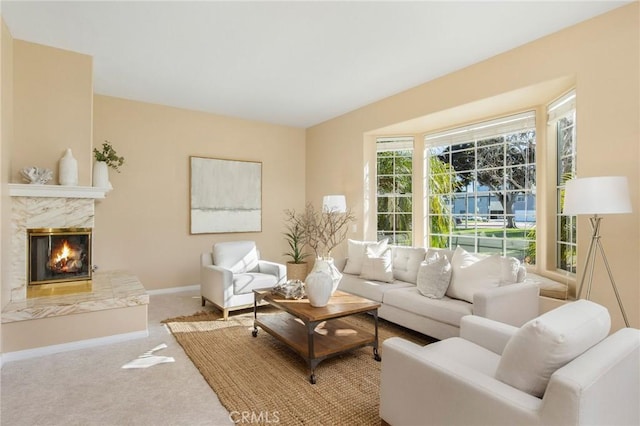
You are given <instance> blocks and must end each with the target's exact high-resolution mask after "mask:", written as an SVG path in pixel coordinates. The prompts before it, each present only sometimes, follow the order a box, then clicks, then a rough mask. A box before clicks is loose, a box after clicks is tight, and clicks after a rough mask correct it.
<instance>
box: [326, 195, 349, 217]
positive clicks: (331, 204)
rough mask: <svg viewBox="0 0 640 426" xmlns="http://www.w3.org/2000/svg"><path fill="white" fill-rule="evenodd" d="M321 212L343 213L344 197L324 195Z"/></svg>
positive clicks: (345, 203)
mask: <svg viewBox="0 0 640 426" xmlns="http://www.w3.org/2000/svg"><path fill="white" fill-rule="evenodd" d="M322 210H323V211H325V212H335V213H345V212H346V211H347V199H346V198H345V196H344V195H325V196H324V197H323V198H322Z"/></svg>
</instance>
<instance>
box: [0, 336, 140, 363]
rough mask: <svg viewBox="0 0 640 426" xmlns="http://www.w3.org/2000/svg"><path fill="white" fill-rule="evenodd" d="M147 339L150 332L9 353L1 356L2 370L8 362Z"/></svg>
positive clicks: (98, 338)
mask: <svg viewBox="0 0 640 426" xmlns="http://www.w3.org/2000/svg"><path fill="white" fill-rule="evenodd" d="M145 337H149V331H148V330H144V331H134V332H131V333H122V334H115V335H113V336H107V337H97V338H95V339H86V340H79V341H77V342H70V343H62V344H59V345H51V346H43V347H41V348H34V349H25V350H23V351H16V352H7V353H4V354H2V355H1V356H0V368H1V367H2V365H4V364H6V363H7V362H12V361H22V360H25V359H30V358H36V357H41V356H46V355H53V354H57V353H61V352H70V351H75V350H78V349H86V348H92V347H95V346H103V345H111V344H114V343H120V342H126V341H127V340H135V339H143V338H145Z"/></svg>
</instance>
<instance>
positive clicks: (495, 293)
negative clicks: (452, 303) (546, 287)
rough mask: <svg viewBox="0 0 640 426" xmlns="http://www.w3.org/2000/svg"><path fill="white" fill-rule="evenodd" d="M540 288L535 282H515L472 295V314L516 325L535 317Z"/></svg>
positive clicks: (518, 325)
mask: <svg viewBox="0 0 640 426" xmlns="http://www.w3.org/2000/svg"><path fill="white" fill-rule="evenodd" d="M539 295H540V288H538V286H537V285H536V284H535V283H517V284H509V285H505V286H501V287H495V288H491V289H488V290H483V291H478V292H476V294H474V295H473V314H474V315H479V316H481V317H485V318H489V319H492V320H495V321H499V322H504V323H506V324H510V325H513V326H516V327H520V326H522V325H523V324H524V323H526V322H527V321H529V320H531V319H533V318H536V317H537V316H538V311H539V308H538V306H539V301H538V299H539Z"/></svg>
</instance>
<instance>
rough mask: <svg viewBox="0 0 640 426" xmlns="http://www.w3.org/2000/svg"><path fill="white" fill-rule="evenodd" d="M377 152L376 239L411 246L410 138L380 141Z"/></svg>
mask: <svg viewBox="0 0 640 426" xmlns="http://www.w3.org/2000/svg"><path fill="white" fill-rule="evenodd" d="M376 152H377V155H376V157H377V236H378V240H381V239H384V238H389V242H390V243H391V244H396V245H405V246H410V245H412V243H413V237H412V229H413V199H412V197H413V190H412V180H413V138H380V139H378V140H377V141H376Z"/></svg>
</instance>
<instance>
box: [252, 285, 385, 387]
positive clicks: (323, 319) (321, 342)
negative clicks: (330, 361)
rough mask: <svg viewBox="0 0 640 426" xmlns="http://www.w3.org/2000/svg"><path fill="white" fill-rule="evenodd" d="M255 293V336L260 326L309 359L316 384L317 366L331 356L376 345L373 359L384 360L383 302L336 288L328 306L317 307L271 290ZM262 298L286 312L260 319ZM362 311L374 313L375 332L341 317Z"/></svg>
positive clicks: (306, 301)
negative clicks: (380, 328) (380, 325)
mask: <svg viewBox="0 0 640 426" xmlns="http://www.w3.org/2000/svg"><path fill="white" fill-rule="evenodd" d="M254 295H255V298H254V305H253V317H254V321H253V331H252V335H253V337H257V336H258V327H260V328H262V329H263V330H264V331H266V332H267V333H269V334H270V335H272V336H273V337H275V338H277V339H278V340H280V341H281V342H283V343H284V344H285V345H287V346H289V347H290V348H291V349H293V350H294V351H295V352H297V353H298V354H299V355H300V356H301V357H302V358H304V359H305V360H306V361H307V365H308V366H309V381H310V382H311V383H312V384H315V383H316V375H315V369H316V367H317V366H318V364H320V362H322V361H323V360H325V359H327V358H329V357H332V356H335V355H339V354H342V353H344V352H348V351H352V350H354V349H357V348H361V347H364V346H373V358H374V359H375V360H376V361H380V360H381V358H380V354H379V353H378V308H379V307H380V304H379V303H377V302H373V301H371V300H368V299H364V298H362V297H358V296H354V295H351V294H348V293H344V292H341V291H336V292H335V293H334V295H333V296H332V297H331V299H330V300H329V303H328V304H327V306H324V307H322V308H314V307H313V306H311V305H310V304H309V300H307V299H300V300H292V299H285V298H283V297H282V296H279V295H277V294H273V293H272V292H271V289H264V290H254ZM261 301H264V302H267V303H269V304H270V305H271V306H274V307H276V308H278V309H280V310H281V311H282V312H279V313H277V314H269V315H260V318H258V309H257V308H258V304H259V303H260V302H261ZM361 312H370V313H371V314H372V315H373V318H374V324H375V327H374V330H373V332H371V331H367V330H365V329H363V328H362V327H355V326H353V325H352V324H349V323H348V322H346V321H344V320H341V319H340V318H344V317H348V316H350V315H354V314H358V313H361Z"/></svg>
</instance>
